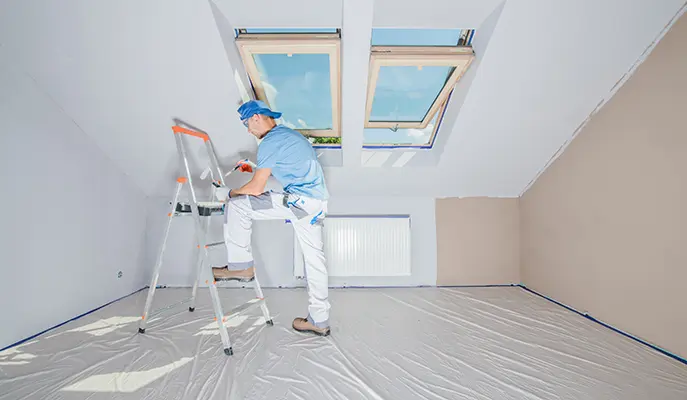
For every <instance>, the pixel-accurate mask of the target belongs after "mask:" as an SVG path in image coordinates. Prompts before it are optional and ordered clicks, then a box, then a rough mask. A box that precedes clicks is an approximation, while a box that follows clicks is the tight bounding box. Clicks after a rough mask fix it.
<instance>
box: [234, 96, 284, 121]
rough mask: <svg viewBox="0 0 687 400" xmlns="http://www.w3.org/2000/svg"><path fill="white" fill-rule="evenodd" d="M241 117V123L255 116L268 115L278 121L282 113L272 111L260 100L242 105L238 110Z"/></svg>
mask: <svg viewBox="0 0 687 400" xmlns="http://www.w3.org/2000/svg"><path fill="white" fill-rule="evenodd" d="M237 111H238V112H239V114H240V115H241V121H245V120H247V119H248V118H250V117H252V116H253V115H255V114H262V115H267V116H268V117H272V118H274V119H277V118H279V117H281V113H280V112H276V111H272V110H270V108H269V107H268V106H267V104H265V103H264V102H262V101H260V100H251V101H248V102H245V103H243V104H241V107H239V109H238V110H237Z"/></svg>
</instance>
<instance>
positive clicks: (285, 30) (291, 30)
mask: <svg viewBox="0 0 687 400" xmlns="http://www.w3.org/2000/svg"><path fill="white" fill-rule="evenodd" d="M245 31H246V33H336V29H327V28H264V29H263V28H255V29H246V30H245Z"/></svg>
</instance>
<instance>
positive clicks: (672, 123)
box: [520, 16, 687, 357]
mask: <svg viewBox="0 0 687 400" xmlns="http://www.w3.org/2000/svg"><path fill="white" fill-rule="evenodd" d="M520 207H521V215H520V221H521V236H520V237H521V240H522V248H521V273H522V278H523V282H524V283H525V284H526V285H527V286H529V287H531V288H532V289H535V290H537V291H540V292H541V293H544V294H546V295H548V296H551V297H553V298H554V299H557V300H559V301H561V302H563V303H566V304H568V305H570V306H572V307H574V308H576V309H578V310H581V311H587V312H589V313H590V314H591V315H592V316H594V317H596V318H598V319H600V320H602V321H605V322H607V323H610V324H612V325H614V326H616V327H618V328H620V329H622V330H625V331H627V332H630V333H632V334H634V335H636V336H639V337H640V338H643V339H645V340H647V341H649V342H652V343H654V344H657V345H659V346H662V347H664V348H666V349H668V350H670V351H673V352H675V353H677V354H678V355H681V356H683V357H687V289H686V288H687V16H683V17H682V18H681V19H680V20H679V21H677V22H676V24H675V25H673V27H672V29H671V30H670V31H669V32H668V33H667V34H666V36H665V37H664V38H663V39H662V41H661V42H659V44H658V45H657V46H656V48H655V49H654V51H653V52H652V53H651V54H650V55H649V57H648V59H647V60H646V61H645V62H644V63H643V64H642V65H641V66H640V67H639V68H638V70H637V71H636V72H635V74H634V75H633V76H632V77H631V78H630V79H629V80H628V82H627V83H626V84H625V85H624V86H623V87H622V88H621V89H620V90H619V91H618V92H617V93H616V95H615V96H614V97H613V98H612V99H611V100H610V101H609V102H608V103H607V104H606V105H605V106H604V107H603V108H602V109H601V110H600V112H599V113H598V114H597V115H595V116H594V117H593V118H592V119H591V121H590V122H589V124H588V125H587V126H586V127H585V128H584V130H583V131H582V132H581V133H580V134H579V135H578V136H577V137H576V138H575V139H574V140H573V142H572V143H571V144H570V146H568V148H567V149H566V150H565V151H564V152H563V154H562V155H561V156H560V157H559V158H558V159H557V160H556V161H555V162H554V163H553V164H552V165H551V166H550V167H549V168H548V169H547V170H546V171H545V173H544V174H542V176H541V177H540V178H539V179H538V180H537V181H536V183H535V184H534V185H533V186H532V187H531V188H530V189H529V190H528V191H527V192H526V193H525V195H524V196H523V197H522V198H521V201H520Z"/></svg>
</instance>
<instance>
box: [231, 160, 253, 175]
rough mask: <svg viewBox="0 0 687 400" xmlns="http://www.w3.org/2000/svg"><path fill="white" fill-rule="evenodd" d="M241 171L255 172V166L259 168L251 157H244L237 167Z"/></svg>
mask: <svg viewBox="0 0 687 400" xmlns="http://www.w3.org/2000/svg"><path fill="white" fill-rule="evenodd" d="M234 168H236V169H238V170H239V171H241V172H253V168H257V166H256V165H255V164H253V163H252V162H251V161H250V160H249V159H247V158H246V159H244V160H241V161H239V162H237V163H236V167H234Z"/></svg>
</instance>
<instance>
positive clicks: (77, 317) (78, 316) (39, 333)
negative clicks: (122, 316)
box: [0, 286, 148, 351]
mask: <svg viewBox="0 0 687 400" xmlns="http://www.w3.org/2000/svg"><path fill="white" fill-rule="evenodd" d="M147 287H148V286H146V287H143V288H140V289H138V290H137V291H135V292H133V293H129V294H127V295H126V296H122V297H120V298H118V299H115V300H112V301H111V302H109V303H107V304H103V305H102V306H100V307H98V308H94V309H92V310H91V311H86V312H85V313H83V314H80V315H77V316H76V317H74V318H72V319H70V320H67V321H64V322H62V323H59V324H57V325H55V326H53V327H51V328H48V329H46V330H44V331H41V332H38V333H36V334H35V335H32V336H29V337H27V338H26V339H22V340H20V341H18V342H16V343H12V344H11V345H9V346H7V347H4V348H2V349H0V351H3V350H7V349H9V348H11V347H14V346H19V345H20V344H22V343H25V342H28V341H29V340H31V339H33V338H35V337H38V336H40V335H42V334H44V333H46V332H49V331H51V330H53V329H55V328H59V327H60V326H62V325H64V324H66V323H67V322H72V321H76V320H77V319H79V318H81V317H83V316H85V315H88V314H90V313H92V312H94V311H98V310H100V309H101V308H103V307H107V306H109V305H110V304H112V303H114V302H117V301H119V300H121V299H124V298H127V297H129V296H132V295H134V294H136V293H138V292H140V291H141V290H144V289H146V288H147Z"/></svg>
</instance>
